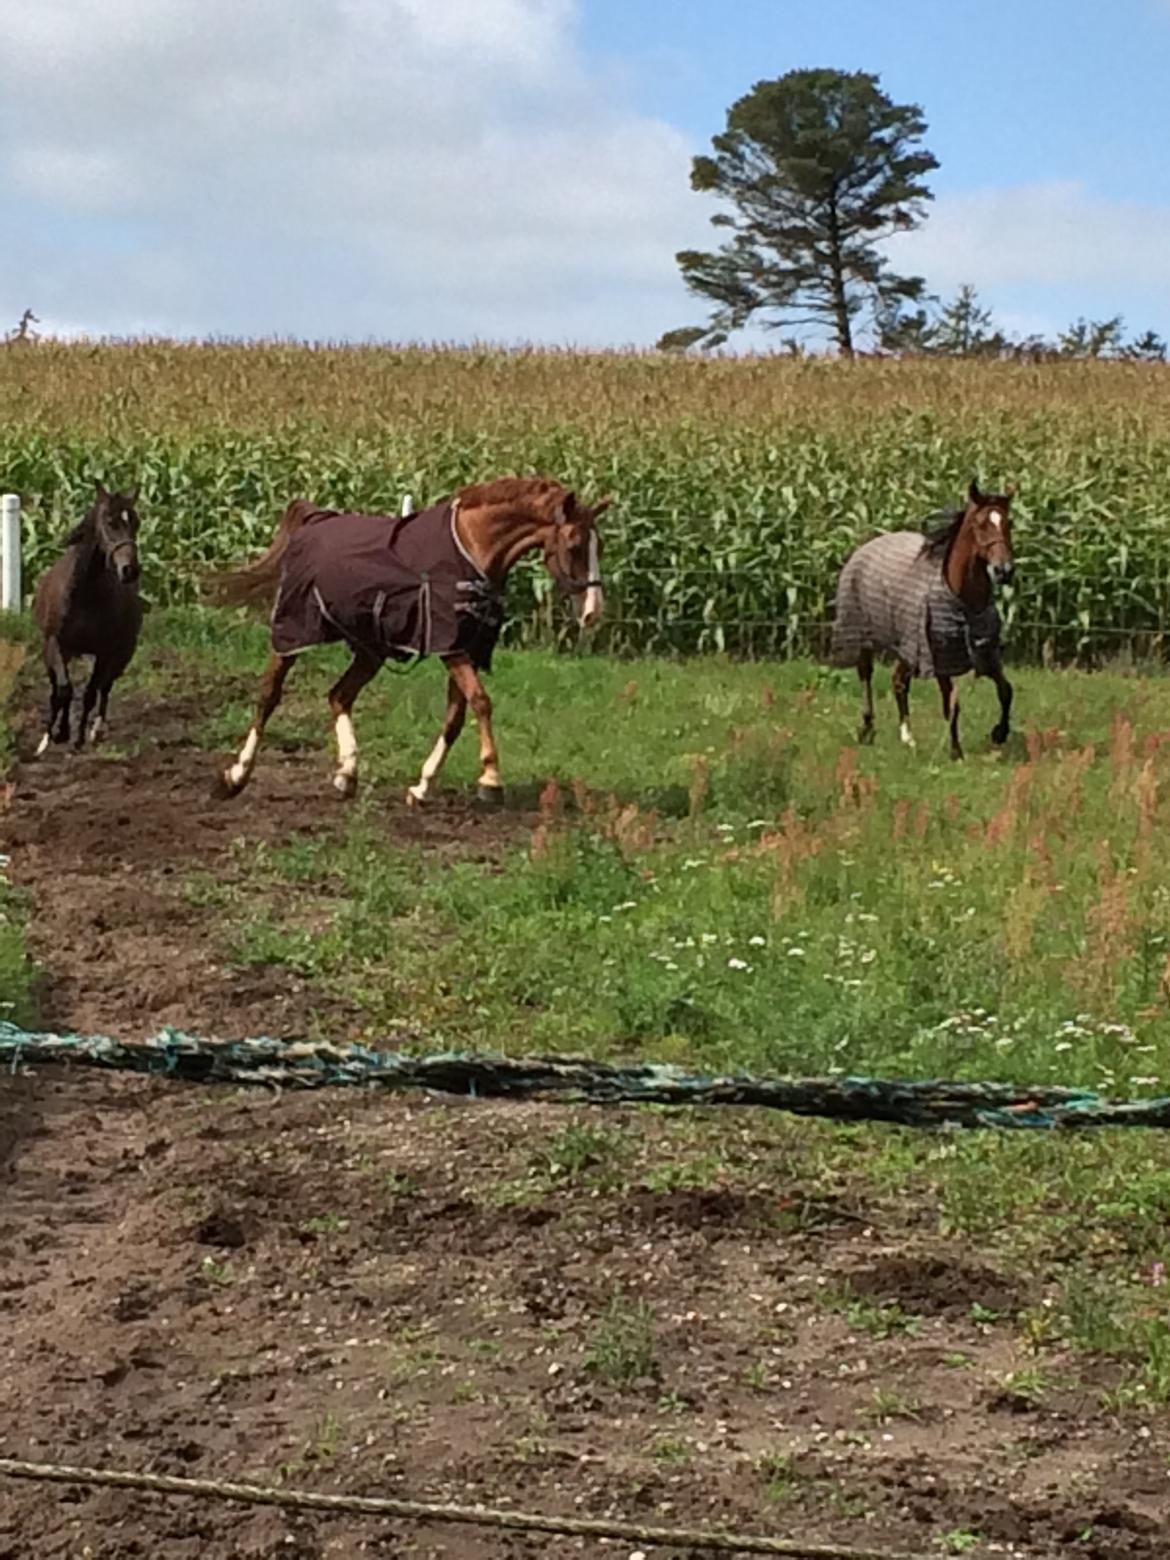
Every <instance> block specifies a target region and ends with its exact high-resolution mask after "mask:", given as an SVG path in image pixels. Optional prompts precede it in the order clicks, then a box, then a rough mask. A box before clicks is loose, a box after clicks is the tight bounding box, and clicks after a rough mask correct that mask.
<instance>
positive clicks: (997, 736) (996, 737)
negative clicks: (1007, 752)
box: [991, 726, 1008, 747]
mask: <svg viewBox="0 0 1170 1560" xmlns="http://www.w3.org/2000/svg"><path fill="white" fill-rule="evenodd" d="M1007 739H1008V733H1007V732H1006V731H1005V730H1004V728H1003V727H1002V726H995V727H994V728H993V729H992V733H991V740H992V742H993V743H994V745H995V746H996V747H1003V745H1004V743H1005V742H1006V741H1007Z"/></svg>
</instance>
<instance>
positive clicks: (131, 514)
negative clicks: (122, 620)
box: [92, 482, 138, 585]
mask: <svg viewBox="0 0 1170 1560" xmlns="http://www.w3.org/2000/svg"><path fill="white" fill-rule="evenodd" d="M96 486H97V502H96V503H95V504H94V507H93V511H92V514H93V536H94V541H95V542H96V544H97V547H98V549H99V551H100V552H101V554H102V556H103V557H104V558H105V561H106V563H107V565H108V566H109V567H110V568H111V569H113V571H114V573H115V575H116V576H117V578H118V579H119V581H120V582H121V583H122V584H123V585H130V584H132V583H133V582H134V581H135V580H136V579H137V578H138V510H137V509H136V508H135V505H136V503H137V501H138V484H137V483H135V485H134V489H133V491H132V492H130V493H109V492H107V491H106V489H105V488H104V487H103V486H102V484H101V483H100V482H99V483H97V484H96Z"/></svg>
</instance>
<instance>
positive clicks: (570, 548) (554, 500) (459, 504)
mask: <svg viewBox="0 0 1170 1560" xmlns="http://www.w3.org/2000/svg"><path fill="white" fill-rule="evenodd" d="M609 502H610V500H609V499H603V500H602V501H601V502H600V503H597V504H594V505H593V506H592V507H590V506H588V505H586V504H583V503H581V502H580V501H579V500H578V498H577V497H576V495H575V494H574V493H572V492H570V491H569V489H567V488H566V487H564V486H563V485H562V484H561V483H559V482H554V481H551V480H549V479H548V478H544V477H502V478H499V479H497V480H496V481H492V482H483V483H477V484H474V485H472V486H469V487H464V488H461V489H460V490H459V492H458V493H456V494H455V495H454V496H453V497H452V498H450V499H445V500H443V501H441V502H440V503H438V504H435V505H432V506H431V507H430V508H429V509H426V510H423V511H421V512H420V513H418V514H412V515H408V516H405V517H387V516H380V515H360V514H345V513H338V512H336V511H333V510H320V509H315V508H314V507H313V506H312V505H311V504H309V503H307V502H306V501H305V500H303V499H296V500H294V501H293V502H292V503H291V504H290V505H289V506H288V508H287V510H286V511H285V513H284V516H283V517H282V519H281V521H280V524H279V525H278V526H277V528H276V534H275V536H274V537H273V540H272V543H271V545H270V546H269V548H268V550H267V552H265V553H264V554H263V555H262V556H261V557H260V558H258V559H256V560H255V561H254V562H253V563H250V564H247V565H245V566H244V567H242V568H239V569H236V570H233V571H231V572H229V573H227V574H223V575H220V576H218V577H216V578H215V579H213V580H212V581H211V582H210V584H211V591H210V593H211V595H212V597H213V599H218V600H219V601H221V602H223V603H225V604H235V605H249V604H251V605H256V604H260V603H264V602H271V603H273V605H272V617H271V624H272V657H271V659H270V661H269V663H268V668H267V670H266V672H265V673H264V677H263V679H262V681H261V684H260V696H259V699H258V700H257V703H256V712H255V715H254V717H253V720H252V725H251V728H250V729H249V731H248V734H247V737H246V738H245V740H244V744H243V746H242V747H241V749H240V752H239V754H238V756H237V758H236V760H235V762H234V763H232V764H230V765H229V766H228V767H227V768H226V769H224V770H223V771H222V773H221V775H220V776H219V779H218V782H217V786H216V794H217V795H219V796H221V797H233V796H238V795H239V793H240V792H241V791H242V790H243V789H244V787H245V786H246V785H247V783H248V781H249V780H250V779H251V776H252V771H253V769H254V767H255V763H256V754H257V752H258V750H259V747H260V742H261V739H262V737H263V734H264V728H265V726H266V725H267V723H268V721H269V719H270V718H271V716H272V714H273V712H274V711H275V709H276V708H277V706H278V705H279V703H280V698H281V692H282V690H283V687H284V682H285V678H286V677H287V676H288V673H289V670H290V668H291V666H292V664H293V660H294V659H295V657H296V655H297V654H298V653H299V652H300V651H301V650H303V649H307V648H309V647H310V646H311V645H314V644H322V643H328V642H336V641H343V642H344V643H345V644H346V645H347V646H348V648H349V650H350V651H351V653H352V655H353V661H352V663H351V664H350V666H349V667H348V669H347V670H346V671H345V672H344V674H343V675H342V676H341V677H340V678H339V679H338V681H337V682H336V683H335V684H334V685H333V687H332V688H331V689H330V690H329V709H330V712H331V714H332V716H333V726H334V732H335V734H336V739H337V754H338V767H337V771H336V773H335V774H334V777H333V784H334V786H335V788H336V789H337V790H338V791H339V792H340V793H341V795H342V796H352V795H353V794H354V792H355V791H356V789H357V768H358V764H357V741H356V738H355V736H354V729H353V705H354V700H355V699H356V698H357V696H358V694H359V693H360V692H361V690H362V689H363V688H364V687H365V685H366V684H367V683H368V682H369V681H370V680H371V678H373V677H374V676H375V675H376V673H377V672H378V670H379V669H380V667H381V666H382V664H383V662H385V661H387V660H398V661H402V660H412V659H421V658H422V657H424V656H429V655H433V656H437V657H438V658H439V659H440V660H442V661H443V662H444V663H445V664H446V668H447V709H446V714H445V716H444V719H443V726H442V730H441V732H440V734H439V738H438V740H437V742H436V743H435V745H434V747H433V748H432V750H431V752H430V754H429V756H428V757H427V760H426V762H425V763H424V764H423V766H422V772H421V774H420V775H419V778H418V780H417V782H416V783H415V784H414V785H412V786H411V787H410V788H409V790H408V792H407V801H408V803H410V804H411V805H416V806H417V805H420V804H421V803H423V802H425V801H426V799H427V796H428V794H429V792H430V789H431V786H432V785H433V783H434V782H435V780H436V779H437V778H438V775H439V771H440V770H441V769H442V767H443V763H444V761H445V760H446V757H447V754H448V752H449V751H450V749H451V745H452V743H453V742H454V741H455V739H456V738H457V737H458V735H459V733H460V731H461V730H462V729H463V722H464V718H465V716H466V713H467V707H468V705H470V706H471V711H472V714H473V715H474V716H475V719H476V721H477V723H478V726H479V752H480V776H479V784H478V796H479V798H480V800H481V801H485V802H496V801H500V800H502V798H503V787H502V783H501V780H500V768H499V757H498V754H497V751H496V742H495V737H494V736H493V734H492V703H491V699H490V698H489V697H488V694H487V691H486V689H485V688H484V685H483V681H482V677H481V673H482V672H484V671H487V670H489V669H490V666H491V655H492V650H493V648H494V645H495V640H496V637H497V635H498V633H499V630H500V625H501V623H502V620H503V591H504V586H505V584H506V581H507V578H508V575H509V573H510V571H511V569H512V568H513V566H514V565H515V564H516V562H517V561H518V560H519V559H520V558H522V557H523V556H524V554H525V553H529V552H533V551H535V550H536V549H537V548H539V549H540V550H541V551H542V552H543V554H544V563H545V567H546V568H547V569H548V571H549V573H550V574H551V575H552V577H553V579H554V580H555V581H556V583H557V585H558V586H559V587H560V588H561V589H562V590H563V591H565V592H568V593H570V594H572V595H574V596H575V597H576V598H577V601H578V609H577V615H578V621H579V623H580V626H581V627H582V628H590V627H592V626H593V625H594V624H595V623H596V622H597V621H598V619H599V618H600V616H601V612H602V605H603V603H602V586H601V576H600V569H599V561H598V560H599V553H600V549H599V543H598V538H597V531H596V521H597V517H598V515H600V514H601V512H602V511H603V510H604V509H605V508H606V507H607V506H608V504H609Z"/></svg>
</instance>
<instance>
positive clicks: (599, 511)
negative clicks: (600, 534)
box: [592, 498, 613, 520]
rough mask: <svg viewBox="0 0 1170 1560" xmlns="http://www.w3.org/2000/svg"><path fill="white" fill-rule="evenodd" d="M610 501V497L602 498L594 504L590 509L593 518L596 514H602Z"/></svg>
mask: <svg viewBox="0 0 1170 1560" xmlns="http://www.w3.org/2000/svg"><path fill="white" fill-rule="evenodd" d="M612 503H613V499H612V498H603V499H602V500H601V502H600V503H599V504H594V506H593V510H592V514H593V518H594V519H595V520H596V519H597V517H598V515H600V514H604V513H605V511H606V510H607V509H608V508H609V506H610V505H611V504H612Z"/></svg>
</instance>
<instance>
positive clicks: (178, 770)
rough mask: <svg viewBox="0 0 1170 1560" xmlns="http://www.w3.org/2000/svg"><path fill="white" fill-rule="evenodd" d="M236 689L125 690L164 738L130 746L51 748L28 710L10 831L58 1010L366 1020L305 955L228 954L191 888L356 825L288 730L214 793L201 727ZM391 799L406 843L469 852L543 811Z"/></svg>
mask: <svg viewBox="0 0 1170 1560" xmlns="http://www.w3.org/2000/svg"><path fill="white" fill-rule="evenodd" d="M28 681H29V673H28V669H27V667H26V669H25V675H24V678H23V682H24V683H26V684H27V683H28ZM31 694H32V690H31V689H29V690H28V696H29V698H30V700H31ZM222 697H223V694H222V691H220V692H219V693H218V694H217V692H216V690H215V689H214V688H211V689H208V691H207V692H206V694H205V695H203V696H202V698H201V699H198V700H188V701H186V702H185V703H183V702H179V703H176V702H174V701H168V703H167V704H166V705H165V706H164V707H163V708H162V709H161V710H160V709H159V708H158V707H157V706H151V705H148V703H147V702H146V701H145V700H144V699H143V698H142V697H141V696H139V695H136V694H134V693H131V692H127V693H125V694H123V695H122V696H121V698H120V699H119V702H118V729H119V730H120V731H124V732H125V731H131V732H133V731H144V732H149V734H150V740H149V744H148V745H147V746H145V747H144V749H143V750H142V751H141V752H138V753H135V754H133V755H132V756H130V757H127V758H118V759H113V758H104V757H102V756H101V755H100V754H93V753H85V754H82V755H77V756H75V755H73V754H72V753H63V752H61V751H60V750H53V751H52V752H50V753H49V754H48V755H46V757H45V758H44V759H42V760H39V761H36V762H33V761H32V753H33V751H34V749H35V746H36V741H37V739H38V737H39V722H38V719H37V716H36V714H35V710H34V709H33V708H32V706H31V703H30V706H29V708H28V709H27V710H26V712H25V715H24V717H23V720H22V722H21V729H20V735H19V740H18V753H19V761H18V763H17V764H16V766H15V768H14V771H13V773H12V775H11V777H10V782H9V783H10V785H11V792H10V794H9V795H8V798H7V806H6V809H5V812H4V815H3V819H2V831H3V839H4V842H5V843H4V849H5V850H6V851H7V852H9V853H10V854H11V855H12V858H13V861H12V870H11V876H12V878H13V881H14V882H16V883H17V884H19V885H20V886H21V887H23V888H26V889H28V890H29V891H30V894H31V901H32V905H33V915H32V922H31V927H30V944H31V950H32V953H33V955H34V957H35V958H36V959H37V961H38V963H39V965H40V967H41V977H40V982H39V994H38V998H39V1006H40V1011H41V1018H42V1021H43V1022H44V1023H45V1024H46V1025H47V1026H49V1027H52V1028H56V1029H60V1030H74V1031H77V1032H79V1033H105V1034H113V1035H115V1036H116V1037H118V1038H120V1039H137V1038H141V1037H142V1036H144V1035H147V1034H151V1033H154V1032H156V1031H157V1030H158V1029H160V1028H162V1027H164V1026H167V1025H173V1026H174V1027H176V1028H182V1029H187V1030H189V1031H191V1032H193V1033H197V1034H206V1035H215V1036H220V1037H224V1038H239V1037H242V1036H246V1035H255V1034H275V1035H283V1036H295V1035H303V1034H305V1033H306V1032H311V1033H313V1034H315V1035H317V1036H320V1037H322V1038H328V1039H339V1040H341V1039H348V1038H350V1037H351V1036H352V1033H353V1028H354V1022H353V1021H354V1012H353V1010H352V1009H351V1008H350V1007H348V1006H347V1004H345V1003H344V1002H339V1001H338V1000H337V999H336V998H335V997H332V996H326V995H325V994H324V993H322V992H321V991H319V990H317V989H316V988H315V987H314V986H313V985H312V984H310V983H309V982H307V981H305V980H303V979H301V978H300V977H299V976H298V975H297V974H296V973H295V972H293V971H290V970H289V969H288V968H286V967H284V966H280V967H278V968H269V967H265V966H255V965H249V966H248V967H246V968H233V967H229V966H227V965H226V964H225V962H224V958H223V951H222V946H221V942H220V939H219V936H218V932H219V928H218V925H217V918H216V911H215V909H214V907H213V906H209V905H201V904H199V903H198V902H197V901H195V900H193V899H192V897H191V896H190V895H188V894H187V893H186V891H185V890H186V885H187V883H188V880H189V879H190V877H191V875H192V874H193V873H195V872H199V873H203V874H210V875H211V876H212V878H213V879H214V880H215V881H217V882H218V883H220V884H230V883H241V882H244V881H245V878H244V874H245V872H246V866H245V865H244V860H246V852H245V856H244V858H243V859H241V853H240V848H239V847H240V846H241V845H243V846H244V847H248V846H252V845H255V844H257V843H259V842H262V841H266V842H271V843H278V844H284V843H287V842H289V841H292V840H295V839H296V838H297V837H312V838H314V839H321V838H326V839H328V838H330V837H332V836H335V835H336V834H337V833H338V832H339V831H340V830H341V828H342V827H343V824H344V811H345V805H346V804H345V803H343V802H341V801H340V800H337V799H336V798H335V797H334V796H333V795H332V794H331V793H330V788H329V769H328V763H329V757H328V753H327V752H326V751H325V750H324V749H313V750H312V751H305V752H291V753H290V752H284V751H280V750H278V749H276V748H275V747H274V748H273V749H272V750H271V751H269V752H268V753H266V755H265V763H264V765H263V767H262V769H261V770H260V771H259V772H258V774H257V777H256V780H255V781H254V783H253V785H252V786H251V787H250V788H249V789H248V790H247V791H246V792H245V793H244V794H243V796H241V797H239V798H237V799H236V800H235V801H234V802H230V803H224V802H218V801H216V800H214V799H213V797H212V795H211V789H212V782H213V779H214V776H215V773H216V761H217V755H214V754H210V753H207V752H206V751H204V750H203V749H200V748H197V747H195V746H193V745H192V743H191V739H190V733H191V731H193V730H198V729H199V726H200V724H201V723H203V722H206V720H207V718H208V716H209V715H210V714H211V713H212V712H213V711H214V709H215V708H216V707H217V704H218V703H220V702H222ZM376 809H377V812H376V816H377V820H378V822H379V825H380V826H384V827H385V828H386V830H387V831H388V832H389V833H391V834H392V835H393V837H395V838H398V839H401V840H402V841H403V843H404V844H413V845H418V844H424V845H426V846H427V847H428V848H429V849H433V850H435V851H438V852H445V853H449V854H453V855H459V854H475V855H483V854H484V853H485V852H486V853H488V854H490V853H492V852H494V851H498V850H499V849H501V848H502V846H503V845H504V844H505V843H506V842H507V841H508V840H510V839H514V838H517V837H520V836H522V835H523V834H524V833H525V832H526V831H527V830H528V829H529V828H530V827H531V820H530V818H529V817H528V815H527V814H524V813H517V812H514V811H511V810H508V811H506V812H504V813H503V814H494V813H488V814H485V813H482V812H478V811H477V810H476V809H475V807H474V806H473V805H471V804H469V802H468V801H467V800H466V799H465V798H463V797H455V796H448V797H446V798H440V799H438V800H436V801H435V802H434V803H433V804H432V806H430V807H429V808H428V809H427V810H426V812H425V813H420V812H418V811H417V810H415V809H411V808H407V807H406V805H405V803H404V801H403V799H402V798H401V797H400V796H399V795H397V794H389V793H387V794H385V795H378V797H377V798H376Z"/></svg>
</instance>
